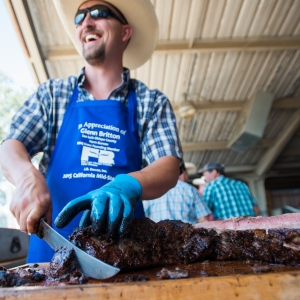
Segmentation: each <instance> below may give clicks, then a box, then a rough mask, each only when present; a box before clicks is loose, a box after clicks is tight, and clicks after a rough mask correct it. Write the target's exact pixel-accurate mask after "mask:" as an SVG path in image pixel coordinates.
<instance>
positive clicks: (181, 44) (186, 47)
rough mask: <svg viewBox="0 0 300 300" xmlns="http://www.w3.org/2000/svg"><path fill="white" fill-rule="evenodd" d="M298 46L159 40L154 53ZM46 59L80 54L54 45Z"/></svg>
mask: <svg viewBox="0 0 300 300" xmlns="http://www.w3.org/2000/svg"><path fill="white" fill-rule="evenodd" d="M299 48H300V39H299V38H293V37H290V38H282V37H276V38H247V39H209V40H195V39H193V38H190V39H189V40H187V41H177V42H173V41H170V42H169V41H159V42H158V45H157V46H156V49H155V51H154V54H161V53H163V54H166V53H168V54H169V53H172V54H173V53H184V52H194V53H199V52H217V51H222V52H228V51H245V50H249V51H268V50H269V51H275V50H291V49H299ZM44 53H46V60H50V61H51V60H59V59H77V58H80V55H79V54H78V52H77V51H76V49H75V47H74V46H73V45H65V46H56V47H49V48H47V49H44Z"/></svg>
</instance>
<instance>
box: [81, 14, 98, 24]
mask: <svg viewBox="0 0 300 300" xmlns="http://www.w3.org/2000/svg"><path fill="white" fill-rule="evenodd" d="M94 23H95V20H94V19H93V18H92V17H91V15H90V13H89V12H87V13H86V15H85V18H84V20H83V21H82V23H81V25H82V26H91V25H92V24H94Z"/></svg>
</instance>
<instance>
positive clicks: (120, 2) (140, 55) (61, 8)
mask: <svg viewBox="0 0 300 300" xmlns="http://www.w3.org/2000/svg"><path fill="white" fill-rule="evenodd" d="M53 2H54V6H55V8H56V11H57V13H58V16H59V18H60V20H61V22H62V24H63V26H64V28H65V30H66V31H67V33H68V35H69V37H70V39H71V41H72V42H73V44H74V45H75V47H76V49H77V51H78V52H79V54H80V55H82V53H81V49H80V48H79V46H78V45H77V42H76V35H75V25H74V17H75V14H76V12H77V10H78V8H79V6H80V5H81V4H82V3H84V2H87V1H83V0H53ZM104 2H108V3H110V4H112V5H113V6H115V7H116V8H117V9H118V10H119V11H120V12H122V14H123V15H124V17H125V18H126V20H127V22H128V24H129V25H130V26H131V27H132V36H131V39H130V42H129V44H128V45H127V47H126V49H125V52H124V55H123V65H124V66H125V67H127V68H129V69H131V70H133V69H136V68H138V67H140V66H141V65H143V64H144V63H145V62H146V61H147V60H148V59H150V57H151V55H152V53H153V51H154V49H155V47H156V44H157V39H158V20H157V16H156V14H155V10H154V7H153V5H152V3H151V1H150V0H109V1H104Z"/></svg>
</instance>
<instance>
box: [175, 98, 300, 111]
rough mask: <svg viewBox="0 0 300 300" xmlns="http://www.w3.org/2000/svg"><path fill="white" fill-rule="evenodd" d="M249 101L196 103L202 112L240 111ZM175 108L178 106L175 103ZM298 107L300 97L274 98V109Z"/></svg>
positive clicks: (299, 106)
mask: <svg viewBox="0 0 300 300" xmlns="http://www.w3.org/2000/svg"><path fill="white" fill-rule="evenodd" d="M246 103H247V101H216V102H208V103H201V104H197V103H194V105H195V106H196V108H197V110H199V111H201V112H205V111H216V110H218V111H240V110H242V109H243V108H244V106H245V104H246ZM173 108H174V110H177V109H178V107H177V106H176V105H173ZM274 108H277V109H298V108H300V98H283V99H278V100H274V102H273V104H272V109H274Z"/></svg>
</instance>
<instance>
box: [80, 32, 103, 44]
mask: <svg viewBox="0 0 300 300" xmlns="http://www.w3.org/2000/svg"><path fill="white" fill-rule="evenodd" d="M100 38H101V36H99V35H97V34H88V35H87V36H86V37H85V39H84V41H85V42H86V43H89V42H93V41H97V40H99V39H100Z"/></svg>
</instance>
